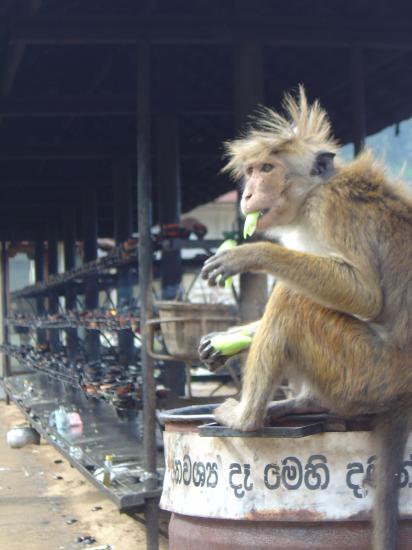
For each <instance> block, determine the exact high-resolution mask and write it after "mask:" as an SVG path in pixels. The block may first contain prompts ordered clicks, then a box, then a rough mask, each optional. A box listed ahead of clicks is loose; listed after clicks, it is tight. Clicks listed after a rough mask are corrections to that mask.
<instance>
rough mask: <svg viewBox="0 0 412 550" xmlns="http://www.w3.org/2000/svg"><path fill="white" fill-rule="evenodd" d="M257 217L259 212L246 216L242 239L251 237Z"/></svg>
mask: <svg viewBox="0 0 412 550" xmlns="http://www.w3.org/2000/svg"><path fill="white" fill-rule="evenodd" d="M259 215H260V212H250V214H248V215H247V216H246V219H245V225H244V226H243V238H244V239H247V238H248V237H251V236H252V235H253V233H254V232H255V231H256V226H257V222H258V219H259Z"/></svg>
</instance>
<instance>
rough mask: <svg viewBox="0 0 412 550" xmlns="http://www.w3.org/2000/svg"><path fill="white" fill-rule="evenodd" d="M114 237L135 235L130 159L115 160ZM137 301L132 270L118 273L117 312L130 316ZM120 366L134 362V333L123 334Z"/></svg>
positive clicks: (120, 239)
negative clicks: (128, 312) (134, 296)
mask: <svg viewBox="0 0 412 550" xmlns="http://www.w3.org/2000/svg"><path fill="white" fill-rule="evenodd" d="M113 191H114V193H113V194H114V235H115V239H116V244H121V243H123V242H125V241H126V240H127V239H129V238H130V237H131V235H132V213H133V210H132V181H131V173H130V162H129V159H128V158H127V157H125V158H116V159H114V160H113ZM132 300H133V287H132V273H131V269H130V266H122V267H119V269H118V271H117V309H118V311H119V313H121V312H122V311H124V312H127V310H128V309H129V308H130V306H131V304H132ZM118 340H119V362H120V364H121V365H123V366H127V365H129V364H130V363H131V362H132V361H133V350H134V345H133V332H132V331H131V330H119V331H118Z"/></svg>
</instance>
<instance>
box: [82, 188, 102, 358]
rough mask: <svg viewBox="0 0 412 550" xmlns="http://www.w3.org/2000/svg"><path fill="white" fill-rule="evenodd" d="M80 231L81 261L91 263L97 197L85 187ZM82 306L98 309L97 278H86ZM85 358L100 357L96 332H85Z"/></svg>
mask: <svg viewBox="0 0 412 550" xmlns="http://www.w3.org/2000/svg"><path fill="white" fill-rule="evenodd" d="M82 199H83V204H82V231H83V247H84V250H83V259H84V262H85V263H86V262H91V261H93V260H96V258H97V197H96V189H95V188H94V187H93V186H87V187H85V188H84V189H83V197H82ZM84 305H85V308H86V309H87V310H95V309H97V308H98V307H99V287H98V283H97V277H86V279H85V297H84ZM85 347H86V357H87V360H88V361H97V360H98V359H99V357H100V336H99V333H98V332H96V331H87V332H86V336H85Z"/></svg>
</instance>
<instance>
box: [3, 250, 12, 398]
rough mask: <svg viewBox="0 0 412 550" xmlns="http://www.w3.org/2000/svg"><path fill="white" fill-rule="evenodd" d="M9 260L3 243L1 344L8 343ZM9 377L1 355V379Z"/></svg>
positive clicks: (5, 356) (7, 363) (5, 358)
mask: <svg viewBox="0 0 412 550" xmlns="http://www.w3.org/2000/svg"><path fill="white" fill-rule="evenodd" d="M8 271H9V258H8V251H7V243H6V242H5V241H3V242H2V243H1V293H2V299H1V307H2V321H3V344H8V343H9V326H8V325H7V324H6V323H4V320H5V319H6V318H7V316H8V314H9V277H8ZM10 375H11V368H10V357H9V355H8V354H7V353H4V354H3V372H2V378H7V377H8V376H10ZM6 403H7V405H9V404H10V397H9V395H8V394H6Z"/></svg>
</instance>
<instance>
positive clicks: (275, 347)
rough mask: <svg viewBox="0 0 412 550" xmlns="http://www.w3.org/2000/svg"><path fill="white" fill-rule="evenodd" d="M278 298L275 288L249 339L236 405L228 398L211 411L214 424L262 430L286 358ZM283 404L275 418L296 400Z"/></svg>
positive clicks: (244, 429) (282, 372) (283, 373)
mask: <svg viewBox="0 0 412 550" xmlns="http://www.w3.org/2000/svg"><path fill="white" fill-rule="evenodd" d="M279 289H281V287H280V285H279ZM278 295H280V292H279V291H277V290H276V289H275V291H274V292H273V293H272V296H271V298H270V300H269V302H268V305H267V307H266V310H265V313H264V316H263V318H262V321H261V323H260V324H259V327H258V329H257V331H256V334H255V336H254V338H253V341H252V345H251V348H250V351H249V355H248V358H247V361H246V365H245V369H244V376H243V389H242V397H241V400H240V402H239V401H237V400H236V399H233V398H231V399H228V400H226V401H225V402H224V403H223V404H222V405H220V406H219V407H218V408H217V409H216V410H215V412H214V415H215V418H216V420H217V421H218V422H220V423H221V424H223V425H225V426H228V427H230V428H233V429H235V430H242V431H254V430H258V429H260V428H262V427H263V422H264V417H265V412H266V406H267V403H268V402H269V400H270V398H271V397H272V395H273V392H274V390H275V389H276V388H277V386H279V384H280V382H281V379H282V378H283V377H284V375H285V370H286V365H287V364H288V361H289V359H288V353H287V347H286V346H285V340H284V338H283V332H284V330H283V328H282V326H283V325H284V323H283V322H282V311H281V308H279V307H278V306H277V302H278V301H279V300H278ZM283 404H284V405H285V406H283V407H282V405H278V407H279V412H280V414H279V416H280V415H281V414H286V412H287V410H288V409H291V408H293V407H295V406H296V400H295V399H293V400H291V401H290V400H285V402H284V403H283Z"/></svg>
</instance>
